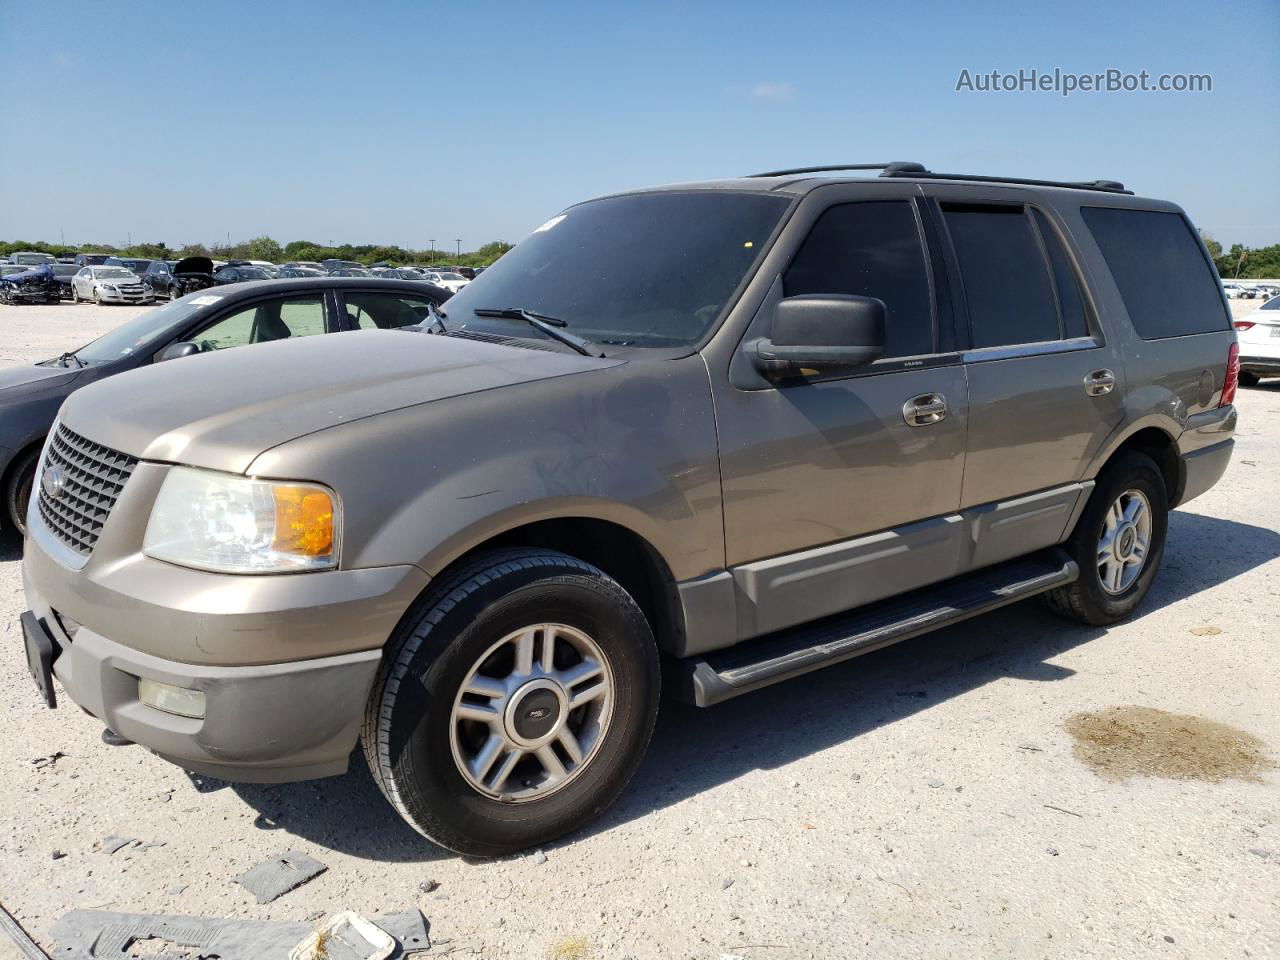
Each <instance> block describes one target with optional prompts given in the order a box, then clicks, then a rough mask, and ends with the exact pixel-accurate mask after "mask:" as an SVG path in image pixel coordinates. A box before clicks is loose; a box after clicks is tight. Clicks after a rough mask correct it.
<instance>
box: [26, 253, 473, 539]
mask: <svg viewBox="0 0 1280 960" xmlns="http://www.w3.org/2000/svg"><path fill="white" fill-rule="evenodd" d="M188 259H191V258H188ZM84 269H99V270H123V268H121V267H97V268H93V267H89V268H84ZM447 298H448V294H447V293H446V292H445V291H443V290H440V289H437V288H435V287H432V286H430V285H428V284H425V283H405V282H403V281H394V282H392V281H380V280H355V281H344V280H334V279H331V278H329V277H319V278H311V279H308V280H302V279H298V280H278V281H270V282H268V283H263V284H253V285H247V284H246V285H244V286H238V287H235V286H227V287H218V288H217V289H216V290H210V291H208V292H207V293H206V294H204V295H203V296H199V297H189V298H186V299H181V300H175V301H171V302H170V303H167V304H165V305H164V306H162V307H157V308H156V309H154V310H149V311H147V312H146V313H143V314H141V315H139V316H137V317H135V318H133V319H132V320H129V321H126V322H125V323H123V324H121V325H120V326H119V327H116V328H115V329H114V330H112V331H111V332H109V333H107V334H105V335H104V336H102V337H99V338H98V339H97V340H94V341H93V342H92V343H89V344H86V345H85V346H83V347H80V348H78V349H74V350H69V351H68V352H67V353H64V354H62V356H60V357H57V358H54V359H51V360H45V361H43V362H41V363H38V364H36V365H34V366H31V367H4V368H0V497H2V498H3V499H2V501H0V502H2V505H3V509H2V510H0V527H8V526H13V527H16V528H17V529H19V530H25V526H26V525H25V518H26V513H27V501H28V500H29V498H30V495H31V487H32V480H33V477H34V471H35V463H36V458H37V456H38V455H39V452H40V447H41V445H42V444H43V443H44V438H45V435H46V434H47V433H48V431H49V426H50V424H52V423H53V419H54V416H55V414H56V413H57V412H58V407H59V406H61V404H62V401H63V400H65V399H66V398H67V396H68V395H69V394H70V393H71V392H72V391H73V390H76V389H78V388H80V387H82V386H84V385H85V384H89V383H93V382H94V381H96V380H101V379H103V378H105V377H110V376H114V375H115V374H117V373H123V372H125V371H127V370H133V369H136V368H138V367H146V366H149V365H151V364H153V363H156V362H158V361H161V360H166V359H174V358H177V357H185V356H189V355H191V354H196V353H211V352H214V351H216V350H226V349H228V348H231V347H239V346H245V345H248V344H255V343H264V342H266V341H269V340H285V339H291V338H297V337H308V336H311V335H312V334H317V333H332V332H335V331H342V330H356V329H367V328H373V327H378V328H383V329H392V328H396V327H405V326H413V325H416V324H419V323H421V322H422V321H423V320H424V319H426V318H427V317H428V316H429V315H430V311H431V308H432V306H433V305H436V304H439V303H443V302H444V301H445V300H446V299H447ZM372 372H373V373H374V374H375V375H376V371H372Z"/></svg>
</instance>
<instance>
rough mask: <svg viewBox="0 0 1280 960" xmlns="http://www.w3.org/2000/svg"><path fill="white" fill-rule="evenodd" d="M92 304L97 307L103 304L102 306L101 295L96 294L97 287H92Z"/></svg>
mask: <svg viewBox="0 0 1280 960" xmlns="http://www.w3.org/2000/svg"><path fill="white" fill-rule="evenodd" d="M93 302H94V303H96V304H97V305H98V306H102V305H103V304H102V294H101V293H99V292H98V288H97V287H94V288H93Z"/></svg>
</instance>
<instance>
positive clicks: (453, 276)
mask: <svg viewBox="0 0 1280 960" xmlns="http://www.w3.org/2000/svg"><path fill="white" fill-rule="evenodd" d="M440 279H441V280H465V279H467V278H466V277H464V276H462V274H460V273H442V274H440Z"/></svg>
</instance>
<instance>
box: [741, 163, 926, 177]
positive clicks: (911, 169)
mask: <svg viewBox="0 0 1280 960" xmlns="http://www.w3.org/2000/svg"><path fill="white" fill-rule="evenodd" d="M833 170H883V171H884V173H882V174H880V176H882V177H887V176H898V175H903V176H911V175H913V174H923V173H928V172H929V171H928V170H926V169H925V168H924V164H923V163H911V162H910V161H908V160H892V161H890V162H889V163H843V164H838V165H824V166H820V167H792V168H791V169H789V170H770V171H769V172H768V173H752V174H748V176H750V177H753V178H754V177H789V176H791V175H792V174H796V173H827V172H828V171H833ZM891 170H892V171H894V172H893V173H890V172H889V171H891Z"/></svg>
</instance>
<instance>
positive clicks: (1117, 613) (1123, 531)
mask: <svg viewBox="0 0 1280 960" xmlns="http://www.w3.org/2000/svg"><path fill="white" fill-rule="evenodd" d="M1168 524H1169V506H1168V493H1167V491H1166V490H1165V486H1164V478H1163V476H1162V475H1161V473H1160V469H1159V468H1158V467H1157V466H1156V464H1155V461H1153V460H1152V459H1151V458H1150V457H1148V456H1147V455H1146V454H1142V453H1127V454H1124V455H1123V456H1122V457H1121V458H1120V459H1118V460H1116V461H1115V462H1114V463H1112V464H1110V465H1109V466H1107V468H1106V469H1105V470H1103V472H1102V473H1101V474H1099V476H1098V482H1097V484H1096V485H1095V486H1094V488H1093V494H1092V495H1091V496H1090V497H1089V503H1088V505H1086V507H1085V509H1084V513H1082V514H1081V516H1080V520H1079V522H1078V523H1077V524H1076V529H1075V531H1074V532H1073V533H1072V534H1071V538H1070V539H1069V540H1068V541H1067V543H1066V545H1065V546H1066V549H1067V551H1068V552H1069V553H1070V554H1071V557H1072V559H1074V560H1075V561H1076V563H1077V564H1078V565H1079V567H1080V576H1079V578H1078V579H1077V580H1076V581H1075V582H1074V583H1071V584H1068V585H1067V586H1065V587H1059V588H1058V589H1056V590H1051V591H1050V592H1049V593H1047V594H1045V600H1046V602H1047V603H1048V604H1049V607H1050V609H1052V610H1053V611H1054V612H1055V613H1058V614H1060V615H1062V616H1064V617H1069V618H1070V619H1072V620H1079V621H1080V622H1082V623H1088V624H1091V625H1093V626H1106V625H1107V624H1111V623H1116V622H1117V621H1119V620H1123V619H1124V618H1125V617H1127V616H1128V615H1129V614H1130V613H1132V612H1133V610H1134V609H1135V608H1136V607H1137V606H1138V604H1139V603H1141V602H1142V598H1143V597H1145V596H1146V594H1147V590H1149V589H1150V587H1151V581H1152V580H1153V579H1155V575H1156V570H1157V569H1158V568H1159V566H1160V560H1161V558H1162V557H1163V555H1164V541H1165V533H1166V531H1167V529H1168Z"/></svg>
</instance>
